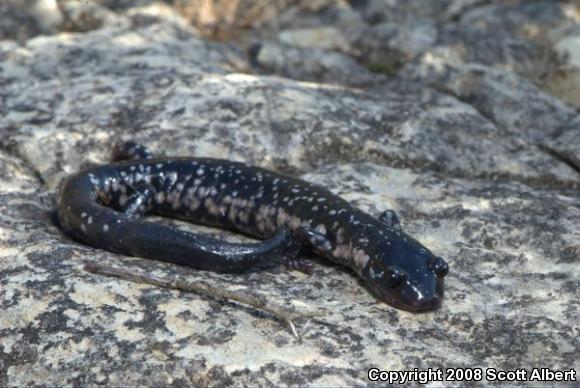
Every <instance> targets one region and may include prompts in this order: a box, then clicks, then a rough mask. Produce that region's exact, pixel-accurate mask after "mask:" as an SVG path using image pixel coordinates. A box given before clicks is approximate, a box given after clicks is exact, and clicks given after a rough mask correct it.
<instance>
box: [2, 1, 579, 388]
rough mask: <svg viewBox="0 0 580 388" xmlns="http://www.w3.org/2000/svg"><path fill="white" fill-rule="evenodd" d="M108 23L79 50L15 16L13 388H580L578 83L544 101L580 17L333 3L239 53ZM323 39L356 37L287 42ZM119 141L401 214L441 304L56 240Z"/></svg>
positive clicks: (545, 4) (9, 78) (508, 7)
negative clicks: (507, 373) (427, 308)
mask: <svg viewBox="0 0 580 388" xmlns="http://www.w3.org/2000/svg"><path fill="white" fill-rule="evenodd" d="M109 3H110V2H106V1H103V2H99V3H98V4H97V3H95V4H92V5H91V7H98V8H99V11H98V12H97V11H95V12H94V13H89V14H88V15H89V16H93V17H94V19H91V20H93V21H95V20H96V21H98V20H101V21H102V23H96V22H95V23H93V24H90V28H89V24H86V25H85V26H86V27H87V28H86V29H80V30H79V31H84V32H71V31H70V30H71V28H70V25H67V24H66V23H63V24H59V23H53V24H50V23H48V22H46V24H41V22H40V21H36V19H34V18H35V17H36V16H34V14H33V8H32V7H20V8H19V7H18V6H16V5H14V4H12V5H11V7H12V8H11V10H12V11H11V12H19V14H20V15H24V16H23V18H24V19H26V18H30V20H32V21H31V22H30V23H28V24H26V23H25V24H26V25H24V26H23V27H22V30H21V31H23V32H22V33H19V34H18V35H17V36H15V35H14V34H12V35H3V38H4V39H5V40H2V41H0V85H1V86H0V183H1V185H0V311H1V313H0V386H5V385H8V386H22V385H27V384H40V385H46V386H54V385H64V384H69V385H83V386H86V385H95V384H106V385H108V386H121V385H163V386H166V385H196V386H198V385H212V386H222V385H244V384H248V385H297V386H303V385H312V386H338V385H367V384H369V380H368V379H367V375H366V373H367V370H368V369H369V368H371V367H377V368H380V369H383V370H412V369H413V368H419V369H426V368H447V367H481V368H488V367H495V368H498V369H504V370H507V369H516V368H527V369H530V368H532V367H549V368H553V369H560V370H570V369H575V370H576V371H577V378H580V375H579V374H578V373H579V372H580V362H579V361H578V359H579V357H578V355H579V354H580V340H579V338H580V324H579V320H578V316H579V314H580V268H579V264H580V195H579V191H578V190H579V187H580V152H579V151H578V150H579V149H580V116H579V115H578V112H577V111H576V108H575V107H576V105H575V103H574V101H576V100H575V99H574V95H573V94H571V93H568V92H567V91H570V90H572V89H573V88H572V87H571V85H570V83H572V82H578V81H577V80H578V79H577V78H574V77H569V78H567V79H566V81H565V82H563V83H560V84H558V83H556V82H550V79H552V80H553V79H555V78H554V77H555V74H557V71H561V70H562V69H563V68H572V67H574V66H576V65H577V63H576V62H577V59H576V58H575V57H574V55H568V56H566V55H564V54H562V53H565V52H566V50H569V47H574V45H573V43H574V40H573V39H572V38H571V37H573V36H575V35H574V34H576V32H575V31H577V30H575V29H574V25H575V24H577V20H578V18H577V17H576V16H574V15H578V14H580V9H579V8H578V7H579V5H578V4H577V3H575V2H572V1H570V2H567V1H560V2H550V1H535V2H527V1H510V2H501V1H496V2H494V1H459V0H458V1H452V0H441V1H433V2H424V1H407V2H394V1H388V0H372V1H371V0H368V1H350V2H346V1H320V2H316V4H314V3H312V5H311V6H309V7H306V6H303V7H298V6H294V7H295V8H292V7H290V8H288V9H286V10H283V12H281V14H280V20H279V21H280V23H279V24H280V29H281V30H278V31H268V30H267V27H264V30H262V31H258V32H256V36H255V40H257V41H258V43H259V44H258V45H254V46H251V47H250V46H249V45H248V46H247V48H248V51H250V54H251V55H247V56H246V55H244V54H243V50H241V49H240V48H239V47H235V45H234V44H233V43H232V42H227V43H216V42H211V41H209V40H207V39H205V38H203V37H202V36H201V35H200V34H199V33H198V32H197V31H196V30H195V29H194V28H190V27H188V26H187V25H186V23H185V22H184V21H183V20H181V19H180V18H179V16H178V15H175V14H173V13H172V11H171V9H170V8H168V7H166V6H162V5H158V4H152V5H149V3H150V2H142V3H140V2H131V1H128V2H126V3H127V4H126V5H125V6H123V7H119V8H114V7H113V6H112V5H111V4H109ZM146 3H147V4H146ZM427 4H428V5H427ZM41 5H42V4H41ZM44 5H45V6H48V5H50V2H46V3H45V4H44ZM296 7H297V8H296ZM77 11H78V12H77ZM74 12H77V13H74V14H75V15H82V12H81V11H79V10H76V11H74ZM83 12H87V11H86V10H85V11H83ZM71 14H73V11H71ZM99 15H100V16H99ZM7 18H8V17H7V16H5V14H4V13H3V14H1V15H0V31H1V32H2V33H3V34H5V33H4V29H3V27H2V26H5V25H8V24H7V23H8V21H7ZM24 19H23V20H24ZM51 20H54V19H51ZM78 20H81V21H82V20H84V19H82V18H80V19H78ZM78 20H77V23H78V22H79V21H78ZM49 25H50V26H52V27H50V28H48V27H46V26H49ZM59 28H60V29H63V30H66V31H64V32H59V31H58V29H59ZM316 28H320V29H322V30H323V31H328V30H329V29H335V30H340V31H342V38H344V39H342V38H341V40H340V42H341V44H340V45H339V46H333V45H328V44H326V45H322V46H321V45H309V44H306V43H304V42H301V43H300V44H297V45H296V47H291V46H288V45H291V44H292V42H293V41H292V40H289V39H288V37H289V36H292V37H293V38H294V39H297V38H296V36H297V35H296V34H294V35H292V34H290V33H289V31H301V32H302V33H304V31H307V32H312V31H313V30H314V29H316ZM284 31H286V35H282V37H284V36H286V38H284V39H282V40H283V41H284V42H281V41H280V40H279V37H280V34H281V33H282V32H284ZM365 34H366V35H365ZM365 36H366V41H365ZM330 38H331V37H329V36H328V35H325V39H326V40H325V41H324V42H326V43H328V41H329V40H331V39H330ZM15 39H18V41H16V40H15ZM300 39H305V38H304V37H302V38H300ZM566 39H567V40H566ZM363 42H364V44H363ZM562 42H564V43H562ZM244 44H246V43H245V41H244V42H242V43H239V45H240V46H241V45H244ZM250 48H252V49H251V50H250ZM551 77H552V78H551ZM575 79H576V81H574V80H575ZM305 81H307V82H305ZM564 84H565V89H564V86H563V85H564ZM578 86H580V85H578ZM118 138H123V139H131V140H135V141H138V142H142V143H145V144H147V145H149V146H151V148H153V150H154V151H155V152H157V153H159V154H166V155H168V156H172V155H194V156H213V157H221V158H228V159H232V160H243V161H247V162H248V163H251V164H255V165H260V166H264V167H267V168H271V169H274V170H277V171H281V172H285V173H289V174H293V175H300V176H302V177H303V178H304V179H307V180H310V181H313V182H317V183H320V184H323V185H325V186H327V187H328V188H330V189H331V190H332V191H334V192H336V193H337V194H339V195H341V196H343V197H344V198H346V199H347V200H349V201H352V202H353V203H354V204H356V205H357V206H359V207H361V208H362V209H364V210H366V211H368V212H370V213H375V214H378V213H379V212H380V211H382V210H383V209H385V208H391V209H394V210H396V211H397V212H398V213H399V216H400V218H401V219H402V222H403V227H404V228H405V229H406V230H407V231H408V232H409V233H410V234H411V235H413V236H415V237H416V238H417V239H418V240H420V241H421V242H423V243H424V244H425V245H426V246H428V247H429V248H431V249H432V250H433V251H435V252H437V253H439V254H441V255H442V256H444V257H445V258H446V260H447V261H448V263H449V265H450V268H451V270H450V274H449V276H448V278H447V282H446V299H445V301H444V304H443V306H442V308H441V309H440V310H438V311H436V312H434V313H428V314H420V315H416V314H411V313H407V312H403V311H399V310H396V309H393V308H391V307H389V306H387V305H385V304H382V303H379V302H378V301H376V300H375V299H374V298H373V297H372V296H371V295H370V294H369V293H368V291H367V290H366V289H365V288H364V286H363V285H362V284H361V283H360V282H359V281H358V280H357V278H356V277H355V276H354V275H353V274H352V273H350V272H349V271H347V270H345V269H343V268H340V267H338V266H335V265H330V264H329V263H326V262H324V261H322V260H318V261H316V268H315V273H314V275H313V276H306V275H303V274H301V273H295V272H288V271H285V270H283V269H273V270H269V271H264V272H257V273H249V274H243V275H226V274H216V273H212V272H204V271H196V270H192V269H188V268H183V267H177V266H174V265H169V264H165V263H160V262H155V261H152V260H144V259H139V258H130V257H125V256H121V255H116V254H112V253H109V252H106V251H102V250H97V249H93V248H90V247H87V246H83V245H81V244H78V243H76V242H74V241H72V240H70V239H69V238H68V237H66V236H64V235H63V234H62V233H61V232H60V231H59V230H58V228H57V227H56V226H54V224H53V222H52V211H53V210H54V204H55V188H56V187H57V185H58V183H59V182H60V181H61V180H62V178H63V177H65V176H66V175H68V174H70V173H72V172H75V171H77V170H79V169H80V168H82V167H83V166H85V165H87V164H91V163H103V162H106V161H107V159H108V155H109V152H110V147H111V145H112V144H113V143H114V142H115V141H116V139H118ZM184 227H187V228H190V229H191V230H196V231H202V232H205V233H211V234H215V235H218V236H226V235H228V236H229V234H228V233H226V232H223V231H216V230H210V229H208V228H202V227H198V226H189V225H184ZM85 262H102V263H108V264H112V265H119V266H123V267H132V268H136V269H138V270H142V271H147V272H152V273H155V274H158V275H166V276H174V277H181V278H187V279H192V280H196V279H198V280H208V281H210V282H211V283H212V284H214V285H218V286H221V287H224V288H228V289H232V290H236V289H248V290H252V291H255V292H257V293H260V294H262V295H266V296H267V297H269V298H270V299H272V300H273V301H276V302H278V303H281V304H286V305H292V306H295V307H297V308H303V309H327V310H329V311H330V314H329V315H328V316H327V317H326V318H325V320H326V321H327V323H328V324H327V325H322V324H317V323H310V324H309V325H308V326H307V327H306V328H305V327H304V326H303V325H300V326H299V331H301V332H302V334H303V338H302V340H296V339H295V338H293V337H292V335H291V334H290V333H289V332H288V331H287V330H286V328H285V327H284V326H283V325H282V324H280V323H279V322H277V321H275V320H272V319H270V317H269V316H268V315H266V314H265V313H260V312H256V311H255V310H253V309H250V308H244V307H240V306H238V305H236V304H234V303H229V302H222V301H216V300H211V299H209V298H207V297H203V296H198V295H195V294H188V293H184V292H177V291H171V290H166V289H160V288H157V287H153V286H148V285H142V284H136V283H131V282H127V281H123V280H117V279H112V278H106V277H101V276H97V275H93V274H90V273H88V272H85V271H84V270H83V263H85ZM455 384H458V385H459V383H455ZM461 385H463V384H461Z"/></svg>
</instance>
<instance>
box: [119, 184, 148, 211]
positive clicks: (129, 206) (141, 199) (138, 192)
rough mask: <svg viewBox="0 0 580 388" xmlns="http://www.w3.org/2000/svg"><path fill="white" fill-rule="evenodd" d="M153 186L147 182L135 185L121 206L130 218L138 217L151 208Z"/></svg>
mask: <svg viewBox="0 0 580 388" xmlns="http://www.w3.org/2000/svg"><path fill="white" fill-rule="evenodd" d="M155 193H156V191H155V188H154V187H153V186H151V185H150V184H147V183H142V184H140V185H139V186H137V187H136V188H135V190H134V192H133V194H131V196H130V197H129V199H128V200H127V202H126V203H125V205H124V206H123V208H122V210H123V213H125V215H127V216H129V217H131V218H140V217H143V216H144V215H145V214H147V213H150V212H151V211H152V210H153V204H154V203H155V202H154V200H153V199H154V198H155Z"/></svg>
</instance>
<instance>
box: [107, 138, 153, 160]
mask: <svg viewBox="0 0 580 388" xmlns="http://www.w3.org/2000/svg"><path fill="white" fill-rule="evenodd" d="M152 157H153V154H152V153H151V151H150V150H149V148H147V147H145V146H144V145H141V144H139V143H135V142H134V141H121V142H118V143H117V144H115V146H114V147H113V155H112V159H113V161H114V162H120V161H123V160H145V159H151V158H152Z"/></svg>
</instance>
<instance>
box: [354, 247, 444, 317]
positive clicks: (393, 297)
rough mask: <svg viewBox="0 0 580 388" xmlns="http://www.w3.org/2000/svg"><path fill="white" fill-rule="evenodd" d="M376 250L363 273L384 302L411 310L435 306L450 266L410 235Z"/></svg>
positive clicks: (441, 297)
mask: <svg viewBox="0 0 580 388" xmlns="http://www.w3.org/2000/svg"><path fill="white" fill-rule="evenodd" d="M393 245H395V244H390V245H387V247H388V248H385V249H384V250H381V251H380V252H376V257H375V260H372V264H371V265H370V266H368V268H367V269H366V271H365V272H364V273H363V274H362V276H363V277H364V278H365V279H367V281H368V284H369V286H370V288H371V290H372V291H374V293H375V294H376V295H377V296H378V297H379V298H380V299H381V300H383V301H384V302H386V303H388V304H390V305H392V306H394V307H397V308H400V309H403V310H407V311H411V312H424V311H431V310H435V309H437V308H438V307H439V306H440V305H441V302H442V300H443V294H444V292H443V289H444V278H445V275H447V273H448V272H449V267H448V265H447V263H446V262H445V260H444V259H443V258H442V257H440V256H435V255H433V254H432V253H431V252H430V251H429V250H427V249H426V248H424V247H423V246H422V245H420V243H418V242H417V241H416V240H412V239H411V238H410V237H407V239H406V240H405V239H402V240H400V242H399V244H396V245H395V246H393Z"/></svg>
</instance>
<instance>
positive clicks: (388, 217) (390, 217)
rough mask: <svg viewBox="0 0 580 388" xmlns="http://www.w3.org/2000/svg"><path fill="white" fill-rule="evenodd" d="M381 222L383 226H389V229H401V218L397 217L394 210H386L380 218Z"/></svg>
mask: <svg viewBox="0 0 580 388" xmlns="http://www.w3.org/2000/svg"><path fill="white" fill-rule="evenodd" d="M379 221H381V222H382V223H383V224H385V225H387V226H388V227H389V228H393V229H396V230H402V229H401V222H400V221H399V217H397V213H395V211H394V210H390V209H389V210H385V211H384V212H382V213H381V215H380V216H379Z"/></svg>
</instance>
